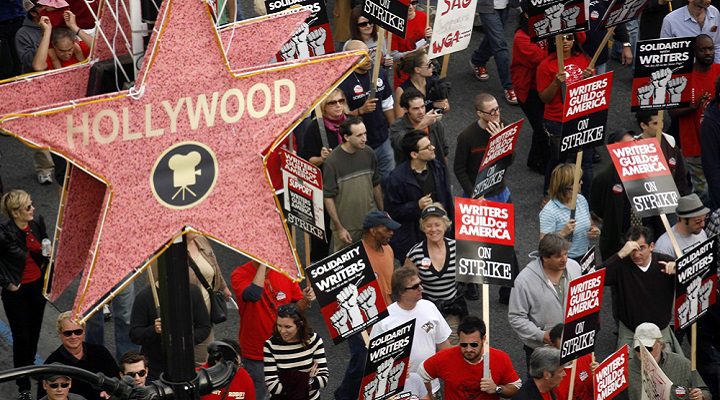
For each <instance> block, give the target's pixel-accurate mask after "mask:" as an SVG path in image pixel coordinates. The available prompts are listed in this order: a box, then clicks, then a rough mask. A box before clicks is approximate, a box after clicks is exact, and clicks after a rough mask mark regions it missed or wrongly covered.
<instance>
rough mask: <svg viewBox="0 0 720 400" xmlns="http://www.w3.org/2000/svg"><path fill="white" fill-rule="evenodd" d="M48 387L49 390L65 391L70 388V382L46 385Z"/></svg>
mask: <svg viewBox="0 0 720 400" xmlns="http://www.w3.org/2000/svg"><path fill="white" fill-rule="evenodd" d="M48 386H49V387H50V389H57V388H59V387H61V388H63V389H67V388H69V387H70V382H64V383H48Z"/></svg>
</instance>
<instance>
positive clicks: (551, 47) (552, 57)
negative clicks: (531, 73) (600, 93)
mask: <svg viewBox="0 0 720 400" xmlns="http://www.w3.org/2000/svg"><path fill="white" fill-rule="evenodd" d="M576 36H577V35H576V34H573V33H570V34H566V35H562V55H563V62H564V66H565V68H564V70H563V71H558V56H557V51H556V50H555V49H556V47H555V41H554V40H548V56H547V57H546V58H545V59H544V60H543V61H542V62H541V63H540V65H539V66H538V69H537V76H536V78H537V90H538V96H539V97H540V100H541V101H542V102H543V103H545V111H544V114H543V117H544V119H545V120H544V125H545V131H546V132H547V134H548V138H549V147H550V148H549V150H550V151H549V154H548V157H549V158H548V162H547V165H546V167H545V182H544V185H543V192H545V191H547V189H548V185H549V184H550V173H551V172H552V170H553V169H554V168H555V166H556V165H558V164H559V163H560V162H563V161H565V159H568V157H572V159H573V160H574V159H575V155H574V154H573V155H572V156H571V155H569V154H565V155H563V156H562V157H560V139H561V137H562V118H563V96H564V95H565V93H564V92H565V88H566V87H567V85H569V84H571V83H574V82H577V81H579V80H582V79H585V78H589V77H590V76H592V75H594V71H593V69H592V68H589V67H588V65H589V64H590V58H589V57H588V56H587V55H586V54H585V53H584V52H583V49H582V48H581V47H580V43H579V42H580V40H578V39H582V40H583V41H584V39H585V35H584V34H583V35H582V37H576ZM586 156H587V157H586ZM585 159H587V162H586V161H585ZM591 168H592V154H590V152H588V151H586V152H585V153H583V173H584V175H585V179H586V184H587V185H584V187H583V193H584V194H585V195H586V196H587V195H588V194H589V193H587V192H586V191H585V190H584V189H585V186H586V187H587V189H588V191H589V188H590V187H589V184H590V181H592V170H591Z"/></svg>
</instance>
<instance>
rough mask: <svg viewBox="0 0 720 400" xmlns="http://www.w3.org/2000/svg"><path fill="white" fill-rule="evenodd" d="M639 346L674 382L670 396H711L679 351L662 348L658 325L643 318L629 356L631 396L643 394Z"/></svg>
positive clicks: (693, 399)
mask: <svg viewBox="0 0 720 400" xmlns="http://www.w3.org/2000/svg"><path fill="white" fill-rule="evenodd" d="M640 346H644V347H645V348H646V349H647V351H649V352H650V354H651V355H652V356H653V358H655V362H656V363H657V364H658V366H659V367H660V369H661V370H662V371H663V372H664V373H665V375H667V377H668V378H669V379H670V381H671V382H672V383H673V385H672V389H671V390H670V398H671V399H684V400H710V398H711V396H710V392H709V391H708V388H707V385H705V382H703V380H702V378H701V377H700V375H698V373H697V371H692V370H691V368H690V360H688V359H687V358H685V357H684V356H683V355H681V354H675V353H671V352H667V351H665V342H664V339H663V334H662V333H661V332H660V328H658V327H657V325H655V324H652V323H649V322H646V323H642V324H640V325H638V327H637V329H635V335H634V338H633V349H634V350H635V351H634V354H635V357H632V358H631V359H630V364H629V370H630V379H629V381H630V386H629V387H628V397H629V398H630V400H641V398H642V381H643V379H642V372H641V361H640V350H641V349H640Z"/></svg>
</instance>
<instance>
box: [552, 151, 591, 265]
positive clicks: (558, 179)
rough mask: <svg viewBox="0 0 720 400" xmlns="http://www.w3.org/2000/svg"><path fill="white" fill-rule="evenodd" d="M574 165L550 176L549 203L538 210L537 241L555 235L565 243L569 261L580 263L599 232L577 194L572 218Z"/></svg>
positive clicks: (566, 166)
mask: <svg viewBox="0 0 720 400" xmlns="http://www.w3.org/2000/svg"><path fill="white" fill-rule="evenodd" d="M574 170H575V164H560V165H558V166H557V167H555V169H554V170H553V172H552V175H551V177H550V187H549V188H548V196H549V197H550V201H548V202H547V204H545V207H543V209H542V210H540V239H542V238H543V236H545V235H546V234H548V233H557V234H558V235H560V236H562V237H564V238H566V239H568V241H569V242H570V248H569V249H568V257H570V258H572V259H573V260H575V261H577V262H578V263H579V262H580V259H581V258H582V256H583V255H585V253H586V252H587V251H588V249H589V248H590V239H593V240H595V239H597V238H598V237H599V236H600V228H598V227H597V226H595V225H594V224H593V222H592V219H591V218H590V208H589V207H588V202H587V200H586V199H585V197H584V196H583V195H582V194H579V193H578V196H577V201H576V203H575V210H574V211H575V213H574V216H573V213H572V211H571V210H570V202H571V199H572V191H573V175H574Z"/></svg>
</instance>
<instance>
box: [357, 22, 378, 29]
mask: <svg viewBox="0 0 720 400" xmlns="http://www.w3.org/2000/svg"><path fill="white" fill-rule="evenodd" d="M372 25H374V24H373V23H372V22H370V21H365V22H358V24H357V26H358V27H359V28H365V27H366V26H372Z"/></svg>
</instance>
